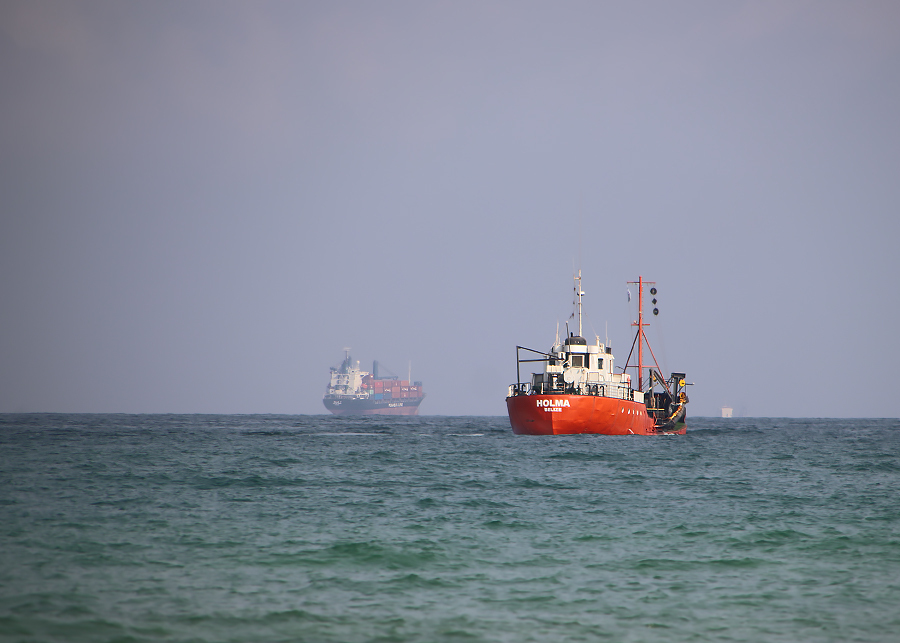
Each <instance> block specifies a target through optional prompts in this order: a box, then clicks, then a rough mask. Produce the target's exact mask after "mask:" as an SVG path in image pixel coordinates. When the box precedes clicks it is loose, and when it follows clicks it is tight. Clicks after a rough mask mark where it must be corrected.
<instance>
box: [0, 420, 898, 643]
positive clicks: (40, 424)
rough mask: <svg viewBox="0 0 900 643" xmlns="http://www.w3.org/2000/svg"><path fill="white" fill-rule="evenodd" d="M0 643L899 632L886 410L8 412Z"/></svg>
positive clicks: (894, 484) (881, 635)
mask: <svg viewBox="0 0 900 643" xmlns="http://www.w3.org/2000/svg"><path fill="white" fill-rule="evenodd" d="M0 640H2V641H66V642H69V641H91V642H97V641H100V642H102V641H110V642H112V641H119V642H126V641H127V642H142V641H184V642H188V641H191V642H197V641H254V642H268V641H279V642H281V641H302V642H332V641H335V642H347V643H354V642H364V641H365V642H369V641H371V642H378V643H388V642H392V641H397V642H400V641H421V642H450V641H453V642H457V641H458V642H477V641H509V642H521V641H753V642H757V641H790V642H794V641H898V640H900V421H898V420H819V419H815V420H813V419H809V420H796V419H792V420H788V419H732V420H719V419H702V418H701V419H694V420H692V421H691V424H690V428H689V432H688V434H687V435H685V436H666V437H606V436H568V437H561V436H560V437H527V436H514V435H513V434H512V433H511V432H510V430H509V425H508V422H507V420H506V418H494V417H418V418H390V419H385V418H360V419H346V418H345V419H341V418H337V417H324V416H195V415H189V416H159V415H146V416H129V415H5V416H0Z"/></svg>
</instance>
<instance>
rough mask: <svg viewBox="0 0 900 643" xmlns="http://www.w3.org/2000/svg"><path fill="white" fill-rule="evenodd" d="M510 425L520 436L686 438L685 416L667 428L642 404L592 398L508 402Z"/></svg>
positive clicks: (557, 397) (528, 398) (525, 398)
mask: <svg viewBox="0 0 900 643" xmlns="http://www.w3.org/2000/svg"><path fill="white" fill-rule="evenodd" d="M506 408H507V411H508V412H509V423H510V426H511V427H512V430H513V433H516V434H518V435H573V434H577V433H593V434H598V435H662V434H684V433H686V431H687V429H686V426H685V417H684V413H681V414H680V417H677V418H673V420H674V421H673V422H671V423H669V424H668V425H666V426H662V427H658V426H656V421H655V420H654V419H653V418H651V417H650V416H649V415H648V413H647V407H646V405H645V404H643V403H640V402H633V401H631V400H620V399H616V398H611V397H598V396H592V395H518V396H514V397H508V398H506Z"/></svg>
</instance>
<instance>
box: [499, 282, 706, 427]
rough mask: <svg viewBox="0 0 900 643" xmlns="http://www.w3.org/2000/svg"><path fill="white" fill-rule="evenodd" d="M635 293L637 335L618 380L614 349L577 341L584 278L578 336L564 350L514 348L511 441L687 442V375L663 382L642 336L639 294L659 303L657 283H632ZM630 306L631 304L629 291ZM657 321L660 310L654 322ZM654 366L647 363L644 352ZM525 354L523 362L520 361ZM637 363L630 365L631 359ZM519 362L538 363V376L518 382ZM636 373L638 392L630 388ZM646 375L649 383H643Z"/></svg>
mask: <svg viewBox="0 0 900 643" xmlns="http://www.w3.org/2000/svg"><path fill="white" fill-rule="evenodd" d="M628 284H629V285H635V286H637V290H638V318H637V321H635V322H633V323H632V326H635V327H636V328H637V330H636V332H635V337H634V341H633V342H632V344H631V352H630V353H629V354H628V359H627V360H626V362H625V367H624V368H622V369H620V372H617V369H616V368H615V366H614V361H613V354H612V349H611V348H610V347H609V346H607V345H605V344H602V343H601V342H600V338H599V337H597V338H596V341H595V342H594V343H592V344H588V342H587V340H586V339H585V338H584V337H583V336H582V326H581V307H582V297H583V296H584V294H585V293H584V292H583V291H582V290H581V271H579V272H578V274H577V275H576V276H575V301H574V302H573V303H574V305H575V313H574V314H575V315H577V317H578V334H577V335H576V334H575V333H574V332H568V330H567V334H568V337H566V338H565V340H564V341H563V342H560V340H559V331H558V330H557V337H556V342H555V343H554V344H553V346H552V347H551V348H550V350H549V351H548V352H546V353H545V352H542V351H538V350H534V349H531V348H526V347H524V346H516V380H517V381H516V383H515V384H512V385H510V387H509V393H508V396H507V398H506V408H507V411H508V412H509V423H510V426H511V427H512V430H513V432H514V433H517V434H525V435H559V434H576V433H598V434H605V435H662V434H666V435H668V434H684V433H685V432H686V430H687V426H686V415H687V412H686V405H687V403H688V396H687V392H686V387H687V386H688V384H687V383H686V382H685V374H684V373H672V374H671V375H670V376H669V377H668V378H664V377H663V376H662V375H661V373H662V371H661V369H660V368H659V364H658V363H657V362H656V356H655V355H653V349H652V348H650V343H649V342H648V341H647V338H646V335H645V333H644V328H645V327H646V326H648V324H647V323H645V321H644V287H645V286H650V294H651V295H652V296H653V297H654V298H653V304H654V306H655V305H656V303H657V300H656V298H655V296H656V294H657V290H656V287H655V285H654V282H651V281H644V279H643V277H639V278H638V281H630V282H628ZM628 292H629V298H630V296H631V295H630V292H631V291H630V290H629V291H628ZM658 313H659V309H658V308H654V309H653V314H654V315H657V314H658ZM645 346H646V348H647V350H648V351H649V356H650V357H651V358H652V362H645V360H644V347H645ZM521 351H525V355H526V356H527V359H523V358H522V357H521V355H522V353H521ZM633 357H634V358H635V359H636V361H635V362H633V363H632V358H633ZM524 362H540V363H543V370H542V372H540V373H532V374H531V378H530V381H525V382H523V381H521V374H520V371H521V365H522V364H523V363H524ZM628 369H635V370H636V375H637V388H634V387H633V386H632V377H631V373H629V372H628ZM645 373H646V377H645Z"/></svg>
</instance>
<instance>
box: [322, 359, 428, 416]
mask: <svg viewBox="0 0 900 643" xmlns="http://www.w3.org/2000/svg"><path fill="white" fill-rule="evenodd" d="M344 351H345V357H344V361H343V362H342V363H341V366H340V368H334V367H332V369H331V379H330V380H329V382H328V387H327V388H326V389H325V398H324V399H323V402H324V404H325V408H326V409H328V410H329V411H331V412H332V413H334V414H335V415H416V414H417V413H418V412H419V404H421V403H422V400H423V399H424V398H425V393H424V392H423V390H422V382H412V383H410V381H409V380H401V379H400V378H399V377H397V376H395V375H393V374H390V375H387V376H384V375H381V374H380V373H379V367H378V362H377V361H376V362H373V364H372V372H371V373H369V372H366V371H361V370H360V369H359V362H356V363H354V362H353V360H352V359H350V349H349V348H345V349H344Z"/></svg>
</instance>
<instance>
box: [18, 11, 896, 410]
mask: <svg viewBox="0 0 900 643" xmlns="http://www.w3.org/2000/svg"><path fill="white" fill-rule="evenodd" d="M0 197H2V199H0V208H2V213H0V214H2V218H0V411H3V412H18V411H69V412H79V411H91V412H94V411H96V412H179V413H181V412H221V413H323V412H325V409H324V407H323V405H322V395H323V394H324V389H325V384H326V382H327V380H328V369H329V367H330V366H337V365H339V364H340V362H341V360H342V358H343V350H342V349H343V347H345V346H349V347H351V349H352V354H353V357H354V358H355V359H359V360H361V362H362V365H363V367H364V368H370V367H371V361H372V360H373V359H378V360H379V361H380V362H382V363H383V364H384V365H385V366H386V367H387V368H389V369H391V370H392V371H394V372H395V373H397V374H398V375H403V376H404V377H405V376H406V374H407V372H408V369H409V368H410V364H411V368H412V377H413V379H421V380H424V385H425V391H426V393H427V397H426V399H425V401H424V402H423V403H422V406H421V413H422V414H423V415H424V414H443V415H470V414H472V415H502V414H505V412H506V409H505V404H504V398H505V396H506V391H507V385H509V384H510V383H512V382H513V381H514V380H515V373H516V371H515V359H514V358H515V346H516V344H521V345H525V346H530V347H533V348H538V349H541V350H546V349H548V348H549V347H550V344H551V343H552V341H553V338H554V335H555V332H556V325H557V322H559V323H561V324H562V325H563V327H564V325H565V322H566V320H567V319H568V317H569V314H570V313H571V301H572V274H573V271H574V270H576V269H577V268H579V267H580V268H581V270H582V271H583V275H584V284H583V285H584V290H585V291H586V293H587V296H586V297H585V314H586V324H585V334H586V335H588V336H589V337H590V338H591V339H593V338H594V336H595V335H599V336H600V337H601V339H605V337H606V336H607V334H608V337H609V341H610V343H611V345H612V347H613V351H614V353H615V355H616V358H617V364H618V365H624V362H625V358H626V356H627V354H628V349H629V348H630V346H631V328H630V326H629V324H630V322H631V321H632V319H633V318H634V315H635V312H634V306H633V303H634V302H632V304H631V305H629V303H628V301H627V297H626V282H627V281H630V280H635V279H637V278H638V276H639V275H641V276H643V277H644V279H648V280H654V281H655V282H656V284H657V287H658V289H659V295H658V296H657V299H658V300H659V304H658V306H659V309H660V315H659V317H657V318H654V319H653V323H654V326H653V327H652V328H651V331H650V340H651V342H652V343H653V348H654V351H655V353H656V356H657V357H658V358H659V361H660V366H662V367H663V368H664V369H665V370H666V372H669V371H670V370H676V371H685V372H687V374H688V378H687V379H688V381H690V382H694V386H693V387H692V388H691V390H690V395H691V407H690V411H689V412H690V413H691V414H693V415H718V414H719V409H720V407H722V406H724V405H730V406H733V407H734V409H735V412H736V414H742V415H748V416H815V417H825V416H851V417H867V416H876V417H897V415H898V410H897V409H898V406H897V398H898V393H897V388H898V382H897V363H898V358H900V335H898V331H897V325H898V321H897V320H898V318H900V306H898V299H900V287H898V280H900V258H898V256H900V209H898V208H900V3H897V2H895V1H890V0H889V1H885V2H869V1H865V0H854V1H849V0H848V1H846V2H831V1H827V0H818V1H810V2H805V1H786V0H776V1H772V2H768V1H767V2H739V1H734V2H722V1H720V0H713V1H709V2H691V1H685V2H668V1H660V2H651V1H647V2H615V3H612V2H598V1H595V0H590V1H586V2H522V1H521V0H516V1H514V2H490V1H488V2H480V1H479V2H465V1H463V2H459V1H453V2H263V1H255V2H228V1H215V2H213V1H208V2H202V1H196V2H183V1H177V2H160V1H157V0H153V1H144V2H141V1H137V2H121V1H119V0H115V1H110V2H86V1H80V0H65V1H62V2H40V1H34V0H28V1H26V2H19V1H15V0H6V1H5V2H3V3H2V4H0ZM633 292H634V291H633Z"/></svg>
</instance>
